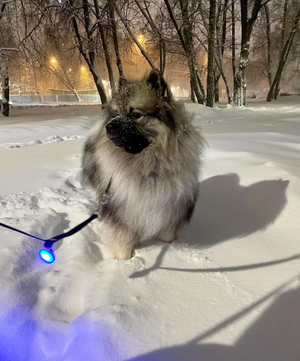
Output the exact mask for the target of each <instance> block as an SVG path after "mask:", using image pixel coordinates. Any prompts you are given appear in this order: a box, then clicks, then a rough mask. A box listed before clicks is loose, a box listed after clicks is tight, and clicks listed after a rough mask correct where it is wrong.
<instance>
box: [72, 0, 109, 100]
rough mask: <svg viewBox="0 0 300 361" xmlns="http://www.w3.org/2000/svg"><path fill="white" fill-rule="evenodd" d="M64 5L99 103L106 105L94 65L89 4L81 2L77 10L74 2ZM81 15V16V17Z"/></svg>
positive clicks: (94, 50) (86, 0) (85, 0)
mask: <svg viewBox="0 0 300 361" xmlns="http://www.w3.org/2000/svg"><path fill="white" fill-rule="evenodd" d="M66 5H67V11H68V14H69V19H70V21H71V24H72V28H73V31H74V34H75V39H76V45H77V47H78V50H79V52H80V54H81V55H82V57H83V58H84V60H85V61H86V64H87V65H88V68H89V70H90V72H91V74H92V76H93V79H94V82H95V85H96V88H97V90H98V93H99V95H100V99H101V103H102V104H106V103H107V96H106V94H105V90H104V86H103V82H102V79H101V76H100V74H99V71H98V68H97V64H96V44H95V35H94V29H95V27H94V24H93V23H92V21H91V14H93V11H92V9H91V4H90V3H89V1H88V0H82V1H81V7H80V8H79V7H78V6H75V5H74V0H67V1H66ZM81 14H83V16H81ZM96 23H98V20H96ZM79 24H80V26H79Z"/></svg>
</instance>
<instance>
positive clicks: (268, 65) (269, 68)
mask: <svg viewBox="0 0 300 361" xmlns="http://www.w3.org/2000/svg"><path fill="white" fill-rule="evenodd" d="M264 9H265V16H266V22H267V29H266V30H267V43H268V54H267V73H268V80H269V85H270V87H271V85H272V72H271V62H272V55H271V52H272V41H271V22H270V11H269V7H268V4H265V5H264Z"/></svg>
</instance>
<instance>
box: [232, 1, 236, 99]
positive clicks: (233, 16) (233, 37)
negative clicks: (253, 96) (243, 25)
mask: <svg viewBox="0 0 300 361" xmlns="http://www.w3.org/2000/svg"><path fill="white" fill-rule="evenodd" d="M234 2H235V0H232V2H231V64H232V74H233V102H234V103H235V102H236V95H237V84H236V79H235V73H236V66H235V6H234Z"/></svg>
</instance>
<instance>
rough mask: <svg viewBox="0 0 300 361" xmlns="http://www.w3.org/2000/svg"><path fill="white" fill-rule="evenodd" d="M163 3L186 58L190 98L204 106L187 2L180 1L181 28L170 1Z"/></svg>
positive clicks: (202, 88) (166, 0)
mask: <svg viewBox="0 0 300 361" xmlns="http://www.w3.org/2000/svg"><path fill="white" fill-rule="evenodd" d="M164 2H165V5H166V7H167V10H168V13H169V15H170V18H171V21H172V22H173V24H174V26H175V29H176V32H177V34H178V37H179V39H180V42H181V45H182V47H183V50H184V53H185V56H186V58H187V62H188V67H189V72H190V84H191V92H192V94H193V95H192V97H193V96H196V98H197V101H198V103H200V104H204V101H205V92H204V87H203V84H202V81H201V76H200V72H199V71H198V69H197V64H196V59H195V53H194V45H193V34H192V27H191V24H190V21H189V14H188V0H180V6H181V15H182V23H183V24H182V26H179V24H178V22H177V20H176V17H175V14H174V11H173V9H172V6H171V3H170V1H169V0H164Z"/></svg>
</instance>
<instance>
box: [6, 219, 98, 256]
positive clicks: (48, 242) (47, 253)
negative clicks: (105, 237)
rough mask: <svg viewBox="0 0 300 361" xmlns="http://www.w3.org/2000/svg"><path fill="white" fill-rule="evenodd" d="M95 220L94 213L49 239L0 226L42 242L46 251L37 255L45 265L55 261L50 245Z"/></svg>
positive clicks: (41, 251) (43, 250) (42, 250)
mask: <svg viewBox="0 0 300 361" xmlns="http://www.w3.org/2000/svg"><path fill="white" fill-rule="evenodd" d="M95 218H98V214H96V213H94V214H92V215H91V216H90V217H89V218H88V219H86V220H85V221H83V222H82V223H80V224H78V226H76V227H74V228H72V229H70V230H69V231H68V232H65V233H61V234H59V235H57V236H54V237H52V238H50V239H44V238H40V237H37V236H34V235H32V234H30V233H27V232H24V231H21V230H20V229H17V228H14V227H11V226H8V225H7V224H4V223H1V222H0V226H1V227H4V228H7V229H10V230H11V231H14V232H18V233H21V234H23V235H25V236H28V237H31V238H34V239H36V240H38V241H42V242H44V247H45V248H47V249H41V250H40V252H39V254H40V257H41V258H42V260H43V261H45V262H46V263H52V262H54V261H55V256H54V252H53V250H52V248H51V247H52V245H53V243H55V242H58V241H60V240H61V239H63V238H67V237H70V236H73V234H75V233H77V232H79V231H80V230H81V229H82V228H84V227H85V226H87V225H88V224H89V223H91V222H92V221H93V220H94V219H95Z"/></svg>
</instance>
